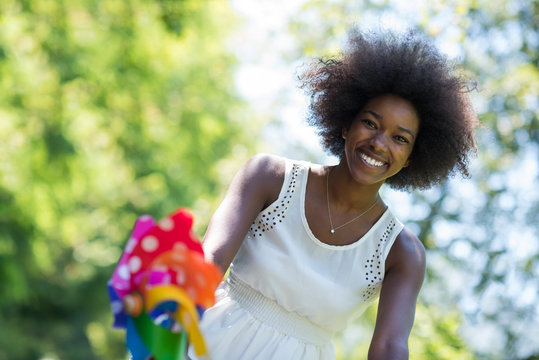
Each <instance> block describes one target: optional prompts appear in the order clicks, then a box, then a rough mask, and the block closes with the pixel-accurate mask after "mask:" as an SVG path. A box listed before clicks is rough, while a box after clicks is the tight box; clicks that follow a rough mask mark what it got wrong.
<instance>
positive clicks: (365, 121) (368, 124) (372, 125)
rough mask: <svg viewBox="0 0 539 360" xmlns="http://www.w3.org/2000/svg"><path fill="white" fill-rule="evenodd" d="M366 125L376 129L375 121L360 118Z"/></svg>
mask: <svg viewBox="0 0 539 360" xmlns="http://www.w3.org/2000/svg"><path fill="white" fill-rule="evenodd" d="M361 121H362V122H363V123H364V124H365V125H366V126H367V127H369V128H371V129H376V123H375V122H374V121H372V120H369V119H363V120H361Z"/></svg>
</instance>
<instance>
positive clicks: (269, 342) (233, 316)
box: [189, 32, 476, 360]
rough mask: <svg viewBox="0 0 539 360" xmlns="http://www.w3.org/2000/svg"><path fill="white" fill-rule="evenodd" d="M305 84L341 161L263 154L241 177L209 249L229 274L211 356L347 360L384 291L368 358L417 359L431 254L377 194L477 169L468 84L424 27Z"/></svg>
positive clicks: (357, 51)
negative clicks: (345, 342) (336, 339)
mask: <svg viewBox="0 0 539 360" xmlns="http://www.w3.org/2000/svg"><path fill="white" fill-rule="evenodd" d="M301 80H302V84H303V87H304V88H305V89H307V91H308V92H309V93H310V95H311V99H312V102H311V116H310V118H309V121H310V123H311V125H313V126H315V127H316V128H317V129H318V130H319V134H320V136H321V138H322V140H323V144H324V146H325V147H326V149H327V150H328V151H329V152H331V153H332V154H334V155H336V156H338V157H339V158H340V162H339V164H338V165H336V166H324V165H316V164H310V163H306V162H303V161H293V160H289V159H285V158H280V157H277V156H272V155H267V154H261V155H256V156H254V157H253V158H251V159H250V160H249V161H248V162H247V163H246V164H245V165H244V166H243V167H242V169H241V170H240V171H239V172H238V174H237V175H236V177H235V178H234V180H233V182H232V184H231V185H230V188H229V189H228V192H227V194H226V196H225V198H224V200H223V202H222V204H221V205H220V206H219V208H218V209H217V211H216V212H215V214H214V215H213V217H212V219H211V222H210V225H209V227H208V230H207V232H206V235H205V237H204V244H203V246H204V250H205V252H206V256H207V258H208V260H211V261H214V262H215V263H216V264H218V265H219V266H220V267H221V269H222V270H223V271H226V270H227V269H229V268H230V273H229V276H228V277H227V279H226V280H225V281H224V282H223V283H222V284H221V286H220V287H219V289H218V290H217V293H216V295H217V298H218V301H217V303H216V304H215V306H214V307H212V308H210V309H208V310H207V311H206V313H205V314H204V318H203V320H202V324H201V326H202V329H203V332H204V335H205V338H206V341H207V343H208V346H209V349H210V351H211V356H212V359H214V360H219V359H234V360H240V359H263V360H269V359H279V360H283V359H309V360H315V359H335V349H334V346H333V343H332V341H331V338H332V336H333V335H334V334H335V332H337V331H340V330H342V329H344V328H345V326H346V323H347V320H348V319H349V318H350V317H351V316H352V314H354V315H357V314H359V313H361V312H363V311H364V310H365V309H366V307H367V306H368V305H369V304H370V303H371V302H372V301H373V300H374V299H376V298H377V297H378V296H379V305H378V315H377V319H376V326H375V329H374V334H373V337H372V342H371V346H370V349H369V353H368V358H369V359H407V358H408V337H409V334H410V331H411V328H412V325H413V322H414V313H415V306H416V299H417V296H418V293H419V290H420V288H421V285H422V282H423V278H424V273H425V251H424V248H423V246H422V244H421V242H420V241H419V240H418V239H417V237H416V236H415V235H414V234H413V233H412V232H411V231H409V230H408V229H407V228H406V227H404V226H403V224H402V223H401V222H400V221H399V220H398V219H397V218H396V217H395V216H394V215H393V214H392V213H391V210H390V209H389V208H388V206H387V205H386V204H385V203H384V201H383V199H381V197H380V195H379V190H380V187H381V186H382V185H383V184H388V185H389V186H391V187H393V188H397V189H414V188H415V189H423V188H428V187H430V186H432V185H434V184H437V183H439V182H441V181H443V180H445V179H446V178H447V177H448V176H449V175H450V174H452V173H453V172H454V171H460V172H462V173H464V174H467V159H468V156H469V155H470V153H471V152H473V150H474V149H475V142H474V137H473V130H474V127H475V124H476V122H475V117H474V113H473V111H472V109H471V108H470V106H469V101H468V99H467V96H466V92H467V91H468V88H467V83H466V81H465V80H464V79H463V78H461V77H460V76H459V74H458V73H456V72H455V69H454V68H453V66H451V64H450V63H449V62H448V60H447V59H446V58H445V57H444V56H443V55H442V54H440V52H439V51H438V50H437V49H436V48H435V47H434V46H433V45H432V44H431V43H430V42H429V41H428V40H426V39H425V38H423V37H421V36H420V35H419V34H417V33H413V32H410V33H407V34H404V35H396V34H393V33H378V34H366V33H360V32H356V33H353V34H352V36H351V39H350V47H349V48H348V49H347V51H345V52H344V54H343V56H342V57H341V58H339V59H329V60H321V61H319V62H318V63H316V64H314V65H313V66H312V67H311V68H310V69H309V70H308V72H306V73H305V74H304V75H303V76H302V78H301ZM189 355H190V356H191V358H195V356H194V354H193V353H192V352H190V354H189Z"/></svg>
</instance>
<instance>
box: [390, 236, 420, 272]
mask: <svg viewBox="0 0 539 360" xmlns="http://www.w3.org/2000/svg"><path fill="white" fill-rule="evenodd" d="M386 263H387V265H388V267H387V268H388V270H391V268H399V269H406V271H412V272H419V273H424V271H425V266H426V256H425V247H424V246H423V244H422V243H421V241H420V240H419V239H418V238H417V236H415V235H414V233H412V232H411V231H410V230H409V229H408V228H406V227H404V229H403V230H402V231H401V232H400V233H399V235H397V238H396V239H395V243H394V244H393V246H392V247H391V250H390V252H389V255H388V258H387V261H386Z"/></svg>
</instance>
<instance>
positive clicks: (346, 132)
mask: <svg viewBox="0 0 539 360" xmlns="http://www.w3.org/2000/svg"><path fill="white" fill-rule="evenodd" d="M347 135H348V129H347V128H345V127H343V128H342V138H343V139H345V140H346V136H347Z"/></svg>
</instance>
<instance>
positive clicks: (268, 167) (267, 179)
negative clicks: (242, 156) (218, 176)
mask: <svg viewBox="0 0 539 360" xmlns="http://www.w3.org/2000/svg"><path fill="white" fill-rule="evenodd" d="M243 171H244V172H246V175H247V176H248V177H249V178H251V179H254V180H256V181H260V183H259V184H265V183H272V182H275V181H279V180H281V182H282V179H283V178H284V173H285V171H286V159H285V158H283V157H280V156H276V155H272V154H266V153H260V154H256V155H254V156H253V157H251V158H250V159H249V160H248V161H247V162H246V163H245V165H244V168H243Z"/></svg>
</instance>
